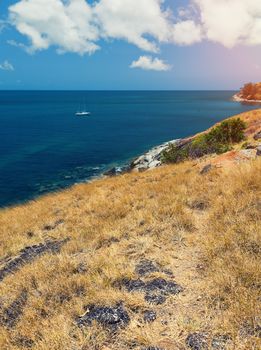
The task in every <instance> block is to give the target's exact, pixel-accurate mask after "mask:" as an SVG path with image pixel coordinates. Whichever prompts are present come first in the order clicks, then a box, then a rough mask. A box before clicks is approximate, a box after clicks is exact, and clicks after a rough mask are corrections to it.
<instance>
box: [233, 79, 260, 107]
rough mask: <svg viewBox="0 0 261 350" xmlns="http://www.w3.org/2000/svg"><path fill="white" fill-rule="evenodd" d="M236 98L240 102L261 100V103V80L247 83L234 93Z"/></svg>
mask: <svg viewBox="0 0 261 350" xmlns="http://www.w3.org/2000/svg"><path fill="white" fill-rule="evenodd" d="M234 100H236V101H239V102H244V101H245V102H260V103H261V82H260V83H255V84H253V83H248V84H245V85H244V86H243V87H242V89H241V90H240V91H239V93H237V94H236V95H234Z"/></svg>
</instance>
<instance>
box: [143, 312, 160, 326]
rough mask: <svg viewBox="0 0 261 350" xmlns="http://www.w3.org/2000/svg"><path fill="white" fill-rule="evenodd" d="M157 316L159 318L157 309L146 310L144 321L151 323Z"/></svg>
mask: <svg viewBox="0 0 261 350" xmlns="http://www.w3.org/2000/svg"><path fill="white" fill-rule="evenodd" d="M156 318H157V314H156V312H155V311H153V310H146V311H144V314H143V320H144V322H147V323H151V322H153V321H155V320H156Z"/></svg>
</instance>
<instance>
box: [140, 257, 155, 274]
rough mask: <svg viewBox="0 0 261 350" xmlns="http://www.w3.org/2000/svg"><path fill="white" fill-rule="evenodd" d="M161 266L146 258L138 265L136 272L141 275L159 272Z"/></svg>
mask: <svg viewBox="0 0 261 350" xmlns="http://www.w3.org/2000/svg"><path fill="white" fill-rule="evenodd" d="M158 271H159V268H158V266H156V264H155V263H154V262H152V261H150V260H147V259H144V260H141V261H140V262H139V264H138V265H137V266H136V269H135V272H136V273H137V274H138V275H140V276H146V275H148V274H150V273H153V272H158Z"/></svg>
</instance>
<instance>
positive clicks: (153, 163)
mask: <svg viewBox="0 0 261 350" xmlns="http://www.w3.org/2000/svg"><path fill="white" fill-rule="evenodd" d="M178 141H179V140H172V141H169V142H166V143H163V144H162V145H159V146H157V147H154V148H152V149H151V150H150V151H148V152H147V153H145V154H143V155H142V156H140V157H139V158H137V159H135V160H134V161H133V162H132V164H131V167H132V170H134V171H144V170H148V169H154V168H156V167H158V166H160V165H161V164H162V163H161V153H162V152H163V151H164V150H165V149H166V148H167V147H168V146H169V144H175V143H177V142H178Z"/></svg>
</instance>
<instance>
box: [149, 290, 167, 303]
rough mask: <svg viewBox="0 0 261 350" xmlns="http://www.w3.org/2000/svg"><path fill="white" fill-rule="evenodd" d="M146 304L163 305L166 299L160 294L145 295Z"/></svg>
mask: <svg viewBox="0 0 261 350" xmlns="http://www.w3.org/2000/svg"><path fill="white" fill-rule="evenodd" d="M144 299H145V300H146V301H147V302H148V303H150V304H155V305H161V304H164V303H165V301H166V297H165V296H163V295H160V294H151V293H147V294H146V295H145V298H144Z"/></svg>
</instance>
